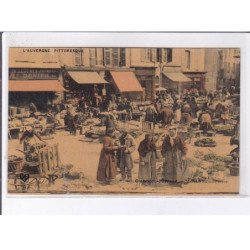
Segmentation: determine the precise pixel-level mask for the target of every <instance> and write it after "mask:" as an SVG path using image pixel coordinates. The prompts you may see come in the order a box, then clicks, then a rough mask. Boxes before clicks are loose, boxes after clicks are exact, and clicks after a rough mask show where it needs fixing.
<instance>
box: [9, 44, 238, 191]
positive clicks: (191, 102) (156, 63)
mask: <svg viewBox="0 0 250 250" xmlns="http://www.w3.org/2000/svg"><path fill="white" fill-rule="evenodd" d="M8 59H9V62H8V74H9V75H8V78H9V79H8V91H9V97H8V105H9V107H8V193H9V194H24V195H25V194H51V195H53V194H122V195H124V194H137V195H143V194H150V195H167V196H169V195H237V194H239V185H240V183H239V173H240V156H239V152H240V150H239V145H240V142H239V139H240V49H239V48H188V47H187V48H174V47H172V48H155V47H148V48H147V47H141V48H139V47H138V48H133V47H124V48H123V47H103V48H101V47H83V48H80V47H76V48H73V47H72V48H69V47H66V48H61V47H58V48H57V47H49V48H48V47H44V48H43V47H30V48H28V47H25V48H24V47H11V48H9V51H8ZM6 133H7V131H6Z"/></svg>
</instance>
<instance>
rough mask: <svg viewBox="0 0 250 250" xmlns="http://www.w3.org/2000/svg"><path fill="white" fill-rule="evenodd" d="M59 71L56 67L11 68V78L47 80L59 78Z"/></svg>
mask: <svg viewBox="0 0 250 250" xmlns="http://www.w3.org/2000/svg"><path fill="white" fill-rule="evenodd" d="M58 77H59V71H58V70H55V69H10V76H9V78H10V80H46V79H51V80H53V79H55V80H56V79H58Z"/></svg>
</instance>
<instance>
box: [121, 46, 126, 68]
mask: <svg viewBox="0 0 250 250" xmlns="http://www.w3.org/2000/svg"><path fill="white" fill-rule="evenodd" d="M120 66H121V67H122V66H126V49H125V48H121V49H120Z"/></svg>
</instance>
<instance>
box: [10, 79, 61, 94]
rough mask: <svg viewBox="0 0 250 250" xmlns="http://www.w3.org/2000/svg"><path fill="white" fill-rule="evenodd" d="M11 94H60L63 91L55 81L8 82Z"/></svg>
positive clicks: (58, 82) (59, 83)
mask: <svg viewBox="0 0 250 250" xmlns="http://www.w3.org/2000/svg"><path fill="white" fill-rule="evenodd" d="M9 91H11V92H62V91H65V89H64V88H63V86H62V84H61V82H60V81H57V80H10V81H9Z"/></svg>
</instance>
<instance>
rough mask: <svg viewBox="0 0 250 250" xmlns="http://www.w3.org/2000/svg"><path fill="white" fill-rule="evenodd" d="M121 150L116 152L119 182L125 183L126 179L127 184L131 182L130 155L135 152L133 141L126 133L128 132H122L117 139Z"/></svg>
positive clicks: (131, 163)
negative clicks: (119, 175) (119, 172)
mask: <svg viewBox="0 0 250 250" xmlns="http://www.w3.org/2000/svg"><path fill="white" fill-rule="evenodd" d="M119 141H120V144H121V146H122V148H120V149H119V150H118V152H117V155H118V165H119V167H120V170H121V175H122V178H121V181H125V180H126V178H127V181H128V182H131V181H132V173H131V171H132V168H133V159H132V153H133V152H134V151H135V140H134V138H133V137H132V136H131V135H130V134H129V133H128V131H126V130H123V131H122V135H121V137H120V138H119Z"/></svg>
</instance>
